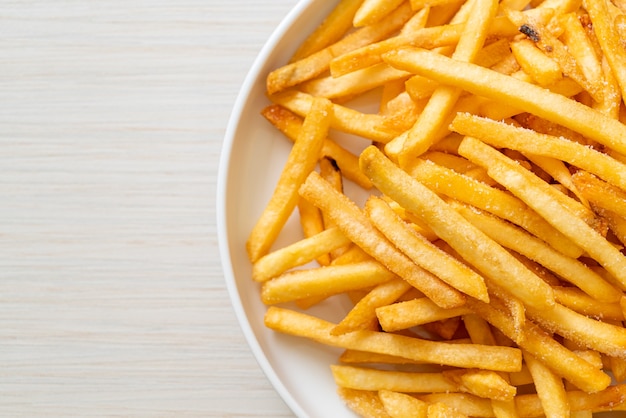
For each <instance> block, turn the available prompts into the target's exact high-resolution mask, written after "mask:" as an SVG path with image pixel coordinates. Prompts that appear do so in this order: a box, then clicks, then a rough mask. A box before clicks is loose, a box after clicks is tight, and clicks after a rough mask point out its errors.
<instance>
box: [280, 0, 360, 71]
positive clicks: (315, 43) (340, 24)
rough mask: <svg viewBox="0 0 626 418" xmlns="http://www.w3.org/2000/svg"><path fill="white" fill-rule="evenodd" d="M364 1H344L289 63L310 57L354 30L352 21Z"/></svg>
mask: <svg viewBox="0 0 626 418" xmlns="http://www.w3.org/2000/svg"><path fill="white" fill-rule="evenodd" d="M362 1H363V0H342V1H340V2H339V3H338V4H337V5H336V6H335V8H334V9H333V10H332V11H331V12H330V13H329V14H328V16H326V18H325V19H324V21H323V22H322V23H321V24H320V25H319V26H318V27H317V28H316V29H315V30H314V31H313V33H311V34H310V35H309V36H307V38H306V39H305V40H304V42H302V43H301V44H300V46H299V47H298V49H297V50H296V52H295V53H294V54H293V55H292V57H291V59H290V60H289V62H295V61H298V60H301V59H303V58H306V57H308V56H309V55H311V54H314V53H315V52H318V51H320V50H321V49H324V48H326V47H327V46H329V45H331V44H333V43H335V42H337V41H338V40H339V39H341V37H342V36H344V35H345V33H346V32H348V30H350V29H352V21H353V19H354V15H355V13H356V11H357V10H358V9H359V7H360V6H361V3H362Z"/></svg>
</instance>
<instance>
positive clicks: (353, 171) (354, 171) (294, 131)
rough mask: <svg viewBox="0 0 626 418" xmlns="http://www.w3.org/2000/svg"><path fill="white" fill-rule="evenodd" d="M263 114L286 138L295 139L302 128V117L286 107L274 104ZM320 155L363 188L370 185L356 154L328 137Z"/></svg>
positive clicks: (264, 110) (367, 187)
mask: <svg viewBox="0 0 626 418" xmlns="http://www.w3.org/2000/svg"><path fill="white" fill-rule="evenodd" d="M262 114H263V116H264V117H265V118H266V119H267V120H268V121H269V122H270V123H271V124H272V125H274V126H275V127H276V128H277V129H278V130H280V131H281V132H282V133H283V134H285V136H286V137H287V138H289V139H290V140H292V141H295V140H296V139H297V138H298V135H299V133H300V129H302V119H301V118H300V117H299V116H298V115H296V114H295V113H293V112H291V111H290V110H288V109H287V108H285V107H283V106H280V105H277V104H274V105H270V106H267V107H266V108H264V109H263V111H262ZM321 155H322V156H325V157H329V158H332V159H333V161H335V163H337V165H338V166H339V169H340V170H341V173H342V174H343V175H344V176H345V177H346V178H348V179H350V180H352V181H353V182H355V183H356V184H358V185H359V186H361V187H363V188H364V189H369V188H371V187H372V183H371V182H370V181H369V179H368V178H367V177H366V176H364V175H363V173H361V170H360V169H359V160H358V158H357V156H355V155H354V154H352V153H351V152H350V151H348V150H346V149H345V148H343V147H342V146H340V145H339V144H337V143H336V142H335V141H333V140H332V139H330V138H326V139H325V140H324V143H323V144H322V151H321Z"/></svg>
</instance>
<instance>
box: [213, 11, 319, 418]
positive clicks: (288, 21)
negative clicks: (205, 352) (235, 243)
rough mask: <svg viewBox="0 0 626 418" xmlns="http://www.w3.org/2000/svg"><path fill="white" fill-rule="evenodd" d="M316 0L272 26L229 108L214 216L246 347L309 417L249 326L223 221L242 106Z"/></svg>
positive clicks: (284, 396)
mask: <svg viewBox="0 0 626 418" xmlns="http://www.w3.org/2000/svg"><path fill="white" fill-rule="evenodd" d="M315 1H316V0H298V2H297V3H296V4H295V5H294V6H293V7H292V8H291V9H290V10H289V11H288V12H287V14H286V15H285V16H284V17H283V18H282V19H281V21H280V23H279V24H278V26H277V27H276V28H275V29H274V30H273V32H272V33H271V34H270V36H269V37H268V39H267V40H266V41H265V43H264V44H263V46H262V48H261V49H260V51H259V52H258V53H257V55H256V57H255V59H254V61H253V63H252V65H251V67H250V68H249V69H248V72H247V74H246V76H245V78H244V81H243V84H242V85H241V87H240V89H239V92H238V94H237V96H236V99H235V102H234V104H233V107H232V109H231V112H230V116H229V120H228V124H227V126H226V130H225V133H224V137H223V141H222V149H221V150H220V158H219V164H218V173H217V188H216V220H217V225H216V226H217V237H218V248H219V253H220V261H221V264H222V272H223V274H224V281H225V282H226V288H227V292H228V295H229V298H230V303H231V307H232V309H233V310H234V312H235V316H236V318H237V322H238V324H239V328H240V329H241V331H242V333H243V335H244V338H245V340H246V343H247V344H248V347H249V348H250V350H251V351H252V354H253V356H254V358H255V360H256V362H257V364H258V365H259V366H260V368H261V370H262V371H263V373H264V374H265V377H266V378H267V379H268V380H269V382H270V384H271V385H272V387H273V388H274V390H275V391H276V392H277V393H278V395H279V396H280V398H281V399H282V401H283V402H284V403H285V404H286V405H287V407H288V408H289V409H290V410H291V411H292V412H293V413H294V414H295V415H296V416H297V417H299V418H304V417H308V414H307V413H306V412H305V411H304V410H303V409H302V407H301V405H300V404H299V403H298V402H297V401H296V399H295V398H294V397H293V396H292V394H291V393H290V391H289V390H288V389H287V388H286V386H285V385H284V384H283V382H282V381H281V379H280V378H279V377H278V374H277V372H276V370H275V369H274V368H273V367H272V365H271V364H270V361H269V359H268V357H267V355H266V354H265V352H264V350H263V349H262V348H261V345H260V344H259V341H258V339H257V337H256V335H255V334H254V331H253V329H252V326H251V324H250V322H249V320H248V317H247V315H246V314H245V310H244V307H243V302H242V299H241V297H240V294H239V291H238V289H237V286H236V280H235V275H234V271H233V268H232V256H231V251H230V248H229V245H228V231H227V222H226V199H225V198H224V197H225V196H226V193H227V190H226V189H227V183H228V181H227V180H228V172H229V170H230V166H231V162H232V161H231V157H232V155H231V154H232V149H233V144H234V138H235V133H236V131H237V127H238V124H239V123H240V117H241V113H242V110H243V108H244V106H245V104H246V102H247V100H248V98H249V96H250V94H251V92H252V90H253V88H254V85H255V82H256V81H257V77H258V75H259V74H260V70H261V69H262V67H263V66H264V65H265V63H266V61H267V60H268V58H269V56H270V55H271V54H272V53H273V52H274V49H275V47H276V45H277V44H278V43H279V42H280V41H281V40H282V38H283V37H284V35H285V33H286V32H287V31H288V30H289V29H290V28H291V26H292V25H293V24H294V22H295V21H296V20H297V19H298V17H299V16H300V15H301V14H302V13H304V12H305V11H306V10H307V8H308V7H309V6H311V5H312V4H313V3H314V2H315Z"/></svg>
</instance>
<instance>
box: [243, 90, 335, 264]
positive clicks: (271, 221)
mask: <svg viewBox="0 0 626 418" xmlns="http://www.w3.org/2000/svg"><path fill="white" fill-rule="evenodd" d="M332 110H333V109H332V103H331V102H330V101H329V100H327V99H322V98H319V99H313V100H312V102H311V107H310V111H309V112H308V113H307V116H306V118H305V120H304V124H303V125H302V130H301V131H300V135H299V136H298V139H297V141H296V142H295V144H294V146H293V148H292V149H291V152H290V153H289V156H288V159H287V162H286V164H285V167H284V168H283V171H282V172H281V175H280V178H279V180H278V184H277V186H276V189H275V190H274V193H273V194H272V197H271V198H270V201H269V202H268V204H267V206H266V207H265V209H264V210H263V213H262V214H261V217H260V218H259V219H258V221H257V223H256V224H255V226H254V228H253V229H252V232H251V233H250V236H249V238H248V241H247V243H246V250H247V252H248V256H249V258H250V260H251V261H252V262H253V263H254V262H256V261H257V260H258V259H259V258H261V257H262V256H263V255H265V254H267V253H268V251H269V250H270V248H271V246H272V244H273V243H274V241H275V240H276V238H277V237H278V234H279V233H280V231H281V229H282V227H283V226H284V225H285V223H286V222H287V219H288V218H289V216H290V215H291V213H292V212H293V210H294V209H295V207H296V205H297V203H298V199H299V197H298V188H299V187H300V184H302V183H303V182H304V179H305V178H306V176H308V174H309V173H310V172H311V171H313V169H314V168H315V165H316V164H317V160H318V157H319V154H320V152H321V149H322V144H323V142H324V138H326V136H327V135H328V129H329V127H330V120H331V115H332Z"/></svg>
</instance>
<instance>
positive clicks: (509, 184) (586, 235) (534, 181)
mask: <svg viewBox="0 0 626 418" xmlns="http://www.w3.org/2000/svg"><path fill="white" fill-rule="evenodd" d="M459 153H461V155H464V156H465V157H467V158H469V159H470V160H472V161H474V162H475V163H477V164H480V165H482V166H483V167H485V168H486V169H487V170H488V172H489V175H490V176H491V177H493V178H494V179H496V180H497V181H498V182H499V183H500V184H502V185H503V186H505V187H506V188H507V189H508V190H510V191H511V192H512V193H513V194H515V195H516V196H517V197H519V198H520V199H521V200H523V201H524V202H525V203H526V204H527V205H528V206H530V207H532V208H533V209H534V210H535V211H536V212H538V213H540V214H541V215H543V217H544V218H546V220H547V221H548V222H550V223H551V224H552V225H553V226H554V227H555V228H557V229H558V230H559V231H561V232H562V233H563V234H564V235H566V236H568V237H569V238H570V239H571V240H572V241H574V242H575V243H576V244H578V245H579V246H580V247H581V248H583V249H585V250H586V251H587V253H588V254H589V255H590V256H591V257H593V258H594V259H595V260H596V261H598V263H600V264H601V265H602V266H604V268H606V270H607V271H609V272H610V273H611V274H612V275H613V276H615V278H616V279H617V280H618V281H619V283H621V285H622V286H626V258H625V257H624V256H623V255H622V254H621V253H620V252H619V250H618V249H616V248H615V247H614V246H613V245H611V243H609V242H608V241H607V240H606V239H605V238H604V237H603V236H602V235H600V234H599V233H598V232H596V231H595V230H594V229H593V228H592V227H590V226H589V225H587V223H586V222H585V221H584V220H583V219H581V218H579V217H578V216H576V215H575V214H574V213H573V212H571V211H570V210H569V209H567V208H565V207H564V206H563V205H562V204H561V202H559V201H557V200H555V199H554V197H553V196H554V191H553V189H551V188H550V186H549V185H548V184H546V183H544V182H543V181H542V180H539V179H538V178H537V177H536V176H534V174H532V173H530V172H529V171H527V170H526V169H524V168H521V167H520V166H519V165H518V164H515V163H513V162H511V161H510V159H508V158H507V157H505V156H504V155H503V154H501V153H500V152H498V151H497V150H495V149H493V148H491V147H489V146H488V145H486V144H484V143H482V142H480V141H479V140H477V139H474V138H471V137H466V138H465V140H463V142H462V144H461V147H460V148H459Z"/></svg>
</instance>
